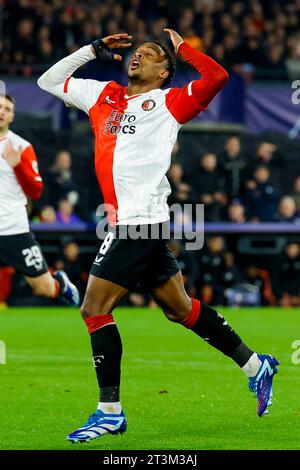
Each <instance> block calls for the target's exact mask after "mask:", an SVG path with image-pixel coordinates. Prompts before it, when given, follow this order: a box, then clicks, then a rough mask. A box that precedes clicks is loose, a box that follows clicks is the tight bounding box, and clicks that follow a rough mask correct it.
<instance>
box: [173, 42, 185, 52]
mask: <svg viewBox="0 0 300 470" xmlns="http://www.w3.org/2000/svg"><path fill="white" fill-rule="evenodd" d="M182 44H184V40H182V41H180V42H179V43H178V44H177V45H176V47H175V52H176V54H179V48H180V46H181V45H182Z"/></svg>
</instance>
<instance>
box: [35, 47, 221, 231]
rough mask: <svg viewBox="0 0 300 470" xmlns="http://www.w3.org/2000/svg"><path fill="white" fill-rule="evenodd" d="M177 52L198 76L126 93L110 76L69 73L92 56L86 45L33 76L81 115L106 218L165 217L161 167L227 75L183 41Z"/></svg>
mask: <svg viewBox="0 0 300 470" xmlns="http://www.w3.org/2000/svg"><path fill="white" fill-rule="evenodd" d="M178 53H179V55H181V56H182V57H183V58H185V59H186V60H187V61H188V62H189V63H190V64H191V65H193V66H194V67H195V68H196V69H197V70H198V71H199V72H200V73H201V75H202V79H201V80H195V81H193V82H190V83H189V84H187V85H186V86H185V87H183V88H170V89H167V90H162V89H153V90H151V91H149V92H147V93H142V94H139V95H136V96H127V94H126V91H127V88H126V87H122V86H121V85H119V84H117V83H116V82H113V81H111V82H98V81H96V80H84V79H76V78H73V77H70V75H72V73H73V72H74V71H75V70H76V69H77V68H78V67H79V66H80V65H83V64H84V63H86V62H87V61H89V60H92V59H94V58H95V57H94V55H93V53H92V51H91V48H90V46H85V47H83V48H81V49H79V50H78V51H77V52H75V53H73V54H71V55H70V56H68V57H66V58H65V59H62V60H61V61H60V62H58V63H57V64H55V65H54V66H53V67H51V68H50V69H49V70H48V71H47V72H46V73H45V74H44V75H42V77H40V79H39V80H38V84H39V86H40V87H41V88H43V89H44V90H46V91H48V92H50V93H52V94H54V95H55V96H58V97H59V98H61V99H62V100H63V101H64V102H65V103H66V104H67V105H68V106H74V107H77V108H79V109H81V110H83V111H85V112H86V113H87V114H88V115H89V118H90V122H91V126H92V129H93V131H94V135H95V168H96V174H97V178H98V181H99V184H100V187H101V190H102V194H103V197H104V201H105V204H106V205H107V209H108V213H109V220H110V222H111V224H116V223H117V224H120V225H123V224H124V225H132V224H152V223H158V222H163V221H166V220H168V218H169V208H168V206H167V197H168V195H169V194H170V185H169V183H168V180H167V178H166V173H167V171H168V169H169V167H170V162H171V152H172V148H173V145H174V143H175V142H176V139H177V134H178V131H179V129H180V127H181V125H182V124H184V123H186V122H188V121H189V120H191V119H193V118H194V117H195V116H196V115H197V114H198V113H199V112H200V111H202V110H204V109H206V107H207V105H208V103H209V102H210V101H211V100H212V98H213V97H214V96H215V95H216V94H217V93H218V91H220V89H221V88H223V86H224V85H225V83H226V81H227V78H228V76H227V73H226V71H225V70H224V69H223V68H222V67H221V66H220V65H218V64H217V63H216V62H215V61H214V60H212V59H211V58H209V57H208V56H206V55H205V54H203V53H201V52H198V51H196V50H194V49H193V48H192V47H191V46H189V45H188V44H186V43H182V44H181V45H180V46H179V52H178ZM67 77H68V78H67Z"/></svg>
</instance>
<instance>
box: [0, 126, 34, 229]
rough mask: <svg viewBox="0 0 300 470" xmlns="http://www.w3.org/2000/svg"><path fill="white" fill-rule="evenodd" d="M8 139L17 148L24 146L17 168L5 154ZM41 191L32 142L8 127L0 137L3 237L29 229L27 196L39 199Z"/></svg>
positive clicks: (0, 194)
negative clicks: (6, 158) (5, 157)
mask: <svg viewBox="0 0 300 470" xmlns="http://www.w3.org/2000/svg"><path fill="white" fill-rule="evenodd" d="M8 139H9V140H10V142H11V144H12V146H13V148H14V149H15V150H18V149H19V148H21V162H20V163H19V164H18V165H17V166H15V167H14V168H12V167H11V166H10V165H9V164H8V163H7V161H6V160H5V159H4V158H3V157H2V154H3V151H4V148H5V146H6V144H7V142H8ZM42 190H43V182H42V178H41V176H40V174H39V171H38V165H37V158H36V155H35V152H34V149H33V147H32V145H31V144H30V143H29V142H27V140H25V139H23V138H22V137H20V136H19V135H17V134H15V133H14V132H12V131H10V130H9V131H8V132H7V134H6V135H5V136H4V137H2V139H0V236H1V235H17V234H19V233H25V232H28V231H29V223H28V216H27V212H26V204H27V197H26V196H28V197H30V198H31V199H38V198H39V196H40V195H41V192H42Z"/></svg>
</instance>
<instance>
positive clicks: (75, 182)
mask: <svg viewBox="0 0 300 470" xmlns="http://www.w3.org/2000/svg"><path fill="white" fill-rule="evenodd" d="M253 151H254V153H252V149H251V151H249V149H247V148H246V147H245V145H242V143H241V138H240V137H239V135H231V136H229V137H227V139H226V140H225V142H224V144H223V148H222V147H221V149H220V151H217V149H216V148H215V147H214V146H211V148H210V149H209V150H206V151H204V152H200V155H198V156H197V157H196V158H193V160H192V161H191V160H189V159H188V158H187V152H186V147H185V146H184V145H180V144H179V143H178V142H177V143H176V144H175V147H174V149H173V158H172V165H171V167H170V170H169V172H168V179H169V182H170V184H171V189H172V193H171V195H170V197H169V201H168V202H169V204H170V205H172V204H175V203H177V204H180V205H183V204H196V203H202V204H204V205H205V221H206V222H220V221H224V222H232V223H234V224H241V223H244V222H250V223H259V222H279V223H295V224H300V165H299V164H298V168H296V169H295V168H293V170H294V171H293V173H292V180H291V176H290V175H289V177H288V175H287V174H286V173H287V172H286V170H287V169H288V167H287V163H286V161H285V160H284V158H283V155H282V153H281V152H282V150H280V149H279V148H278V146H277V145H276V144H274V143H271V142H268V141H261V142H258V143H257V145H256V146H255V147H254V149H253ZM77 158H78V157H76V159H75V160H74V165H73V167H72V155H71V153H70V151H69V150H68V149H60V150H59V151H58V152H57V153H56V155H55V156H54V160H53V162H52V163H51V164H50V167H48V168H45V169H44V170H43V179H44V183H45V190H44V194H43V196H42V198H41V199H40V200H39V201H38V202H37V203H35V205H34V206H32V207H31V216H30V217H31V220H32V221H33V222H39V223H48V224H54V223H60V224H78V223H80V222H95V221H96V218H95V212H96V208H97V203H98V204H100V202H101V199H100V198H101V196H100V194H99V191H98V190H97V189H96V194H97V195H98V194H99V196H98V197H99V198H98V199H97V198H95V197H94V204H93V205H92V207H91V206H90V204H87V203H86V199H87V194H86V193H87V192H88V199H91V198H93V196H94V195H95V186H97V183H96V182H95V181H93V180H92V177H91V180H92V182H91V185H87V186H86V185H85V187H84V188H83V187H82V182H81V180H80V173H81V171H82V168H81V166H78V161H76V160H77ZM89 165H92V162H90V163H89ZM73 168H74V169H73ZM91 170H92V168H91ZM295 170H296V171H295ZM83 192H84V194H82V193H83ZM81 195H82V196H83V198H81Z"/></svg>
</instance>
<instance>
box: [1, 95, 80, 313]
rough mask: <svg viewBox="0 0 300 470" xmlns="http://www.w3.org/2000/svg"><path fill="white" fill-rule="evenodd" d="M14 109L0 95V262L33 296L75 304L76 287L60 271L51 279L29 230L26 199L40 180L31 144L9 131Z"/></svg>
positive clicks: (33, 195)
mask: <svg viewBox="0 0 300 470" xmlns="http://www.w3.org/2000/svg"><path fill="white" fill-rule="evenodd" d="M14 107H15V105H14V100H13V98H12V97H11V96H10V95H5V96H0V263H1V264H4V265H8V266H11V267H13V268H15V269H16V270H17V271H19V272H20V273H21V274H23V275H24V277H25V279H26V281H27V282H28V284H29V285H30V286H31V287H32V290H33V293H34V294H35V295H39V296H43V297H50V298H53V299H54V298H56V297H58V296H62V297H64V299H65V300H66V301H67V303H68V304H69V305H78V304H79V294H78V291H77V288H76V287H75V286H74V284H72V283H71V282H70V280H69V278H68V276H67V274H66V273H65V272H64V271H57V272H56V273H54V274H53V276H52V274H51V273H50V272H49V271H48V267H47V264H46V261H45V259H44V257H43V255H42V253H41V249H40V247H39V245H38V243H37V242H36V240H35V237H34V235H33V233H32V232H30V229H29V222H28V216H27V212H26V207H25V206H26V204H27V197H29V198H31V199H38V198H39V197H40V195H41V193H42V191H43V181H42V178H41V176H40V174H39V170H38V164H37V158H36V155H35V152H34V149H33V147H32V145H31V144H30V143H29V142H27V141H26V140H24V139H23V138H22V137H20V136H19V135H17V134H15V133H14V132H12V131H11V130H9V125H10V124H11V123H12V121H13V119H14ZM26 196H27V197H26Z"/></svg>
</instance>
